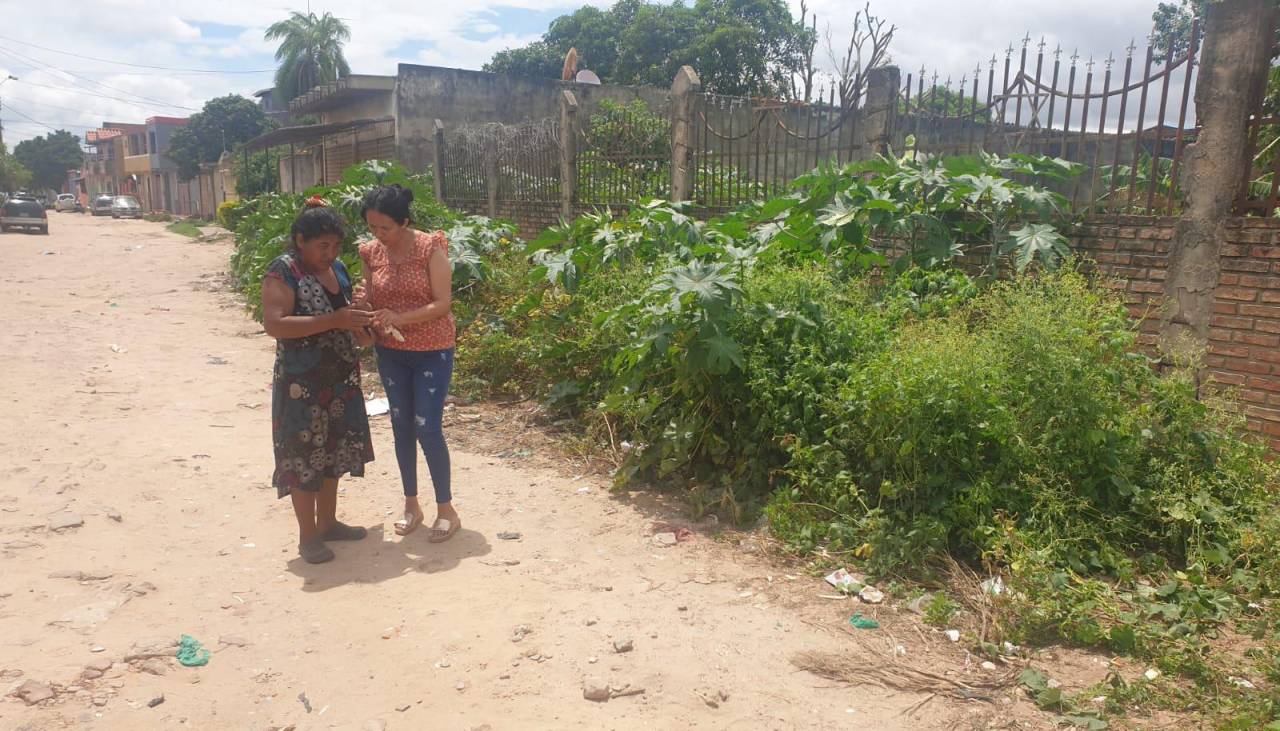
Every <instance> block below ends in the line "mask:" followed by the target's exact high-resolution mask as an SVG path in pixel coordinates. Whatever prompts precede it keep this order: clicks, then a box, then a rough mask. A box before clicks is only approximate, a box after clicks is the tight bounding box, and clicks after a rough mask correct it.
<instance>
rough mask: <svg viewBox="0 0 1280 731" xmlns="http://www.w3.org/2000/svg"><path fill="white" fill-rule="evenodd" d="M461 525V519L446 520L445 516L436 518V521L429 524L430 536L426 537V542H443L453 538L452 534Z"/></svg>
mask: <svg viewBox="0 0 1280 731" xmlns="http://www.w3.org/2000/svg"><path fill="white" fill-rule="evenodd" d="M461 527H462V521H461V520H448V519H446V518H436V522H434V523H432V524H431V528H430V531H431V537H430V538H428V539H427V542H428V543H444V542H445V541H447V540H449V539H450V538H453V534H454V533H457V532H458V529H459V528H461Z"/></svg>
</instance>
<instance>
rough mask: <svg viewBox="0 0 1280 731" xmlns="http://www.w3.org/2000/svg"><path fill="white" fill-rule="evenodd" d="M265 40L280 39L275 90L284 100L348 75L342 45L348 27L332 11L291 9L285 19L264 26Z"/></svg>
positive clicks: (349, 31)
mask: <svg viewBox="0 0 1280 731" xmlns="http://www.w3.org/2000/svg"><path fill="white" fill-rule="evenodd" d="M263 38H265V39H266V40H268V41H279V42H280V45H279V47H277V48H276V60H277V61H279V62H280V66H279V68H277V69H276V77H275V81H276V86H275V94H276V95H277V96H278V97H279V99H280V100H281V101H283V102H285V103H288V102H290V101H293V100H294V99H295V98H297V97H299V96H301V95H303V94H305V93H307V92H308V91H311V90H312V89H314V88H315V87H317V86H319V85H321V84H327V83H329V82H330V81H336V80H337V79H338V78H339V77H342V76H349V75H350V74H351V66H350V65H349V64H348V63H347V58H346V56H345V55H344V54H343V52H342V46H343V45H344V44H346V43H347V42H348V41H350V40H351V28H350V27H349V26H348V25H347V24H346V22H345V21H343V20H342V19H340V18H337V17H335V16H334V15H332V14H331V13H327V12H326V13H324V14H323V15H316V14H315V13H313V12H311V11H310V10H309V9H308V11H307V12H305V13H301V12H298V11H296V10H295V11H293V12H292V13H290V14H289V17H288V18H287V19H285V20H281V21H279V22H277V23H274V24H272V25H271V27H269V28H267V32H266V33H265V34H264V35H263Z"/></svg>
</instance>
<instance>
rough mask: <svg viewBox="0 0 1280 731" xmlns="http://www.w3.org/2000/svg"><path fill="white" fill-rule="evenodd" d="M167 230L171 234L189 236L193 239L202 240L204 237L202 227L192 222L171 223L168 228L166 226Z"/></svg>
mask: <svg viewBox="0 0 1280 731" xmlns="http://www.w3.org/2000/svg"><path fill="white" fill-rule="evenodd" d="M165 230H167V231H169V232H170V233H175V234H180V235H182V236H188V237H190V238H193V239H197V238H200V237H201V236H203V235H204V234H203V232H202V231H201V230H200V227H199V226H197V225H196V224H195V223H193V222H191V221H177V222H176V223H171V224H169V225H168V226H165Z"/></svg>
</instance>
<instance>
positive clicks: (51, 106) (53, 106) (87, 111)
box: [5, 95, 115, 116]
mask: <svg viewBox="0 0 1280 731" xmlns="http://www.w3.org/2000/svg"><path fill="white" fill-rule="evenodd" d="M5 99H9V100H16V101H19V102H22V103H23V104H34V105H35V106H38V107H48V108H49V109H57V110H59V111H63V112H80V113H83V114H101V115H106V116H110V115H112V114H115V112H95V111H93V110H91V109H84V108H80V109H74V108H72V107H60V106H58V105H57V104H49V103H48V102H38V101H36V100H35V99H19V98H17V97H13V96H8V95H6V96H5Z"/></svg>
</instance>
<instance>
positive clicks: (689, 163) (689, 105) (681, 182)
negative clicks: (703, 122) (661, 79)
mask: <svg viewBox="0 0 1280 731" xmlns="http://www.w3.org/2000/svg"><path fill="white" fill-rule="evenodd" d="M701 91H702V80H701V79H699V78H698V74H697V72H696V71H694V70H693V68H691V67H689V66H683V67H681V69H680V71H679V72H677V73H676V78H675V80H674V81H672V82H671V200H673V201H687V200H689V199H691V198H692V197H693V181H694V172H695V171H694V169H693V139H694V136H693V129H694V127H693V125H694V116H693V115H694V109H695V107H694V101H695V97H696V96H697V95H698V94H699V93H701Z"/></svg>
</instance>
